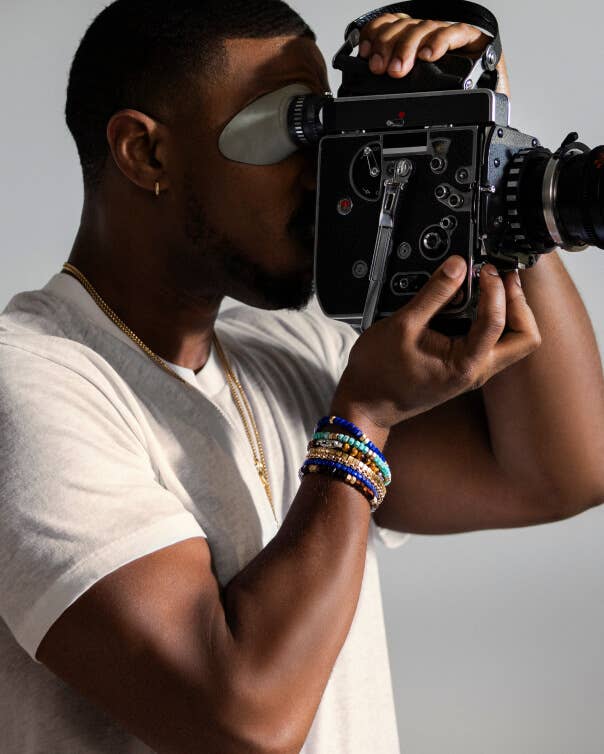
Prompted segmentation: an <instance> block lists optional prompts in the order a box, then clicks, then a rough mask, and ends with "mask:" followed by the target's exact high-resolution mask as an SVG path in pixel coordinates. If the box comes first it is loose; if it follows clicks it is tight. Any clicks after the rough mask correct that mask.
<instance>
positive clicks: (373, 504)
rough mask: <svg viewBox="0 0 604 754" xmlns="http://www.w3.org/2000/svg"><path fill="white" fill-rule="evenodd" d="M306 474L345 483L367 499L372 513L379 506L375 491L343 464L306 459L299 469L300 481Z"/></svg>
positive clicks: (319, 459)
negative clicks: (329, 477) (319, 475)
mask: <svg viewBox="0 0 604 754" xmlns="http://www.w3.org/2000/svg"><path fill="white" fill-rule="evenodd" d="M306 474H324V475H328V476H331V477H332V478H335V479H338V480H340V481H342V482H346V483H347V484H349V485H350V486H351V487H354V488H355V489H358V490H359V492H361V493H362V494H363V495H364V496H365V497H366V498H367V501H368V502H369V506H370V508H371V511H372V512H374V511H375V510H377V508H378V506H379V501H378V496H377V493H376V490H375V489H372V487H371V484H370V483H369V482H367V481H366V480H363V479H362V478H361V475H360V474H358V473H357V472H355V471H354V470H353V469H348V468H347V467H346V466H344V465H343V464H339V463H334V462H333V461H327V460H325V459H322V458H317V459H316V460H312V459H307V460H306V461H304V463H303V465H302V468H301V469H300V472H299V477H300V479H303V478H304V476H305V475H306Z"/></svg>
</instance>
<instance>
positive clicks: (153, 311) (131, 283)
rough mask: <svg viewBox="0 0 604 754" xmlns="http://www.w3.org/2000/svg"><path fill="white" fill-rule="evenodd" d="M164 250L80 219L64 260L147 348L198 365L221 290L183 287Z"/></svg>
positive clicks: (206, 355)
mask: <svg viewBox="0 0 604 754" xmlns="http://www.w3.org/2000/svg"><path fill="white" fill-rule="evenodd" d="M166 256H167V255H166V253H165V251H164V252H163V254H162V249H161V248H157V243H156V244H155V246H154V245H153V244H152V243H151V242H150V243H149V244H144V246H143V247H141V245H137V244H134V243H132V239H129V238H117V237H116V236H115V234H112V233H108V232H104V233H102V234H99V233H98V232H95V229H94V228H92V227H90V225H87V224H85V223H83V224H82V226H81V227H80V231H79V232H78V235H77V237H76V240H75V243H74V246H73V249H72V251H71V254H70V256H69V260H68V261H69V263H70V264H72V265H74V267H76V268H77V269H78V270H79V271H80V272H81V273H82V274H83V275H85V276H86V278H87V279H88V280H89V282H90V284H91V285H92V286H93V288H95V290H96V291H97V292H98V294H99V295H100V296H101V298H103V299H104V300H105V301H106V303H107V304H108V305H109V307H110V308H111V309H113V311H114V312H115V313H116V314H117V316H118V317H119V318H120V319H121V320H122V321H123V322H124V323H125V324H126V325H128V327H129V328H130V329H131V330H132V331H133V332H134V333H135V334H136V335H137V336H138V337H139V338H140V339H141V340H142V341H143V343H144V344H145V345H146V346H147V347H148V348H150V349H151V350H152V351H154V352H155V353H156V354H157V355H158V356H160V357H161V358H162V359H165V360H166V361H170V362H172V363H173V364H178V365H180V366H183V367H187V368H189V369H192V370H194V371H199V370H200V369H201V368H203V366H204V365H205V364H206V362H207V360H208V358H209V354H210V350H211V346H212V336H213V333H214V323H215V321H216V318H217V316H218V311H219V309H220V304H221V302H222V296H215V297H214V298H201V297H198V296H193V295H192V294H190V293H188V291H187V290H186V289H184V288H183V287H182V285H181V286H179V285H178V281H177V280H175V279H174V278H173V276H172V275H171V274H170V270H169V265H168V264H167V263H166Z"/></svg>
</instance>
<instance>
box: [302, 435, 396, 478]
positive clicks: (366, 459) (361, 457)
mask: <svg viewBox="0 0 604 754" xmlns="http://www.w3.org/2000/svg"><path fill="white" fill-rule="evenodd" d="M314 448H322V449H324V450H334V451H338V452H339V453H345V454H346V455H349V456H350V457H351V458H356V459H357V460H358V461H362V462H363V463H364V464H365V465H366V466H368V467H369V468H370V469H371V470H372V471H373V472H374V473H376V474H379V475H380V477H381V478H382V479H383V481H384V483H385V481H386V479H385V477H384V474H383V471H382V469H380V467H379V466H378V465H377V464H376V463H375V461H374V459H373V458H372V457H371V456H369V455H366V454H365V453H361V452H360V451H359V450H357V449H356V448H351V447H350V445H349V444H348V443H344V442H341V441H340V440H311V441H310V442H309V443H308V447H307V450H308V451H309V453H310V451H311V450H313V449H314Z"/></svg>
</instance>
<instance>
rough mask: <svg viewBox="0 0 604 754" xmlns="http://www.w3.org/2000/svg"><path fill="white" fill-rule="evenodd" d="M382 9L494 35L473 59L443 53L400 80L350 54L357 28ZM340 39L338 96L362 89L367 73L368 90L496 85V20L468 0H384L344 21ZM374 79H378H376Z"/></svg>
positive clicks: (498, 42) (498, 51)
mask: <svg viewBox="0 0 604 754" xmlns="http://www.w3.org/2000/svg"><path fill="white" fill-rule="evenodd" d="M386 13H406V14H407V15H409V16H411V17H412V18H422V19H431V20H433V21H448V22H453V23H467V24H472V25H473V26H478V27H479V28H480V29H484V31H486V32H488V33H489V34H491V35H492V36H493V39H492V40H491V41H490V42H489V44H488V45H487V47H486V49H485V50H484V51H483V53H482V55H481V56H480V57H479V58H478V59H477V60H476V61H473V60H471V59H470V58H468V57H465V56H463V55H455V54H452V53H447V54H446V55H445V56H444V57H443V58H442V59H441V60H440V61H436V62H435V63H429V62H427V61H423V60H417V61H416V64H415V66H414V68H413V70H412V71H411V72H410V73H409V74H408V75H407V76H406V77H405V78H403V79H392V78H391V77H388V76H385V75H382V76H375V75H374V74H372V73H370V72H369V67H368V64H367V61H366V60H364V59H363V58H358V57H353V56H352V55H351V53H352V52H353V50H354V48H355V47H356V46H357V45H358V43H359V38H360V33H361V29H362V28H363V27H364V26H365V25H366V24H368V23H369V22H370V21H373V20H374V19H376V18H378V17H379V16H383V15H384V14H386ZM345 40H346V41H345V42H344V45H343V46H342V48H341V49H340V50H339V51H338V52H337V53H336V55H335V57H334V59H333V66H334V68H337V69H338V70H341V71H342V73H343V77H342V87H341V89H340V92H339V96H343V97H347V96H355V95H358V94H362V93H366V91H367V76H368V75H369V76H372V77H373V79H374V80H373V81H372V90H373V93H375V94H377V93H391V92H395V91H396V92H398V93H403V92H407V93H408V92H415V91H439V90H440V91H444V90H450V89H474V88H476V87H478V86H480V87H486V88H489V89H493V90H495V88H496V86H497V80H498V74H497V71H496V70H495V69H496V66H497V63H499V60H500V59H501V50H502V47H501V36H500V34H499V24H498V23H497V19H496V18H495V16H494V15H493V14H492V13H491V11H489V10H487V9H486V8H484V7H483V6H482V5H478V4H477V3H473V2H468V0H407V2H402V3H394V4H392V5H384V6H382V7H381V8H376V9H375V10H372V11H368V12H367V13H364V14H363V15H362V16H359V17H358V18H357V19H355V20H354V21H352V22H351V23H350V24H348V26H347V28H346V32H345ZM377 80H380V83H379V84H378V83H377Z"/></svg>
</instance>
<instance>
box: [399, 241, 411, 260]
mask: <svg viewBox="0 0 604 754" xmlns="http://www.w3.org/2000/svg"><path fill="white" fill-rule="evenodd" d="M411 252H412V249H411V244H410V243H407V242H406V241H403V243H401V244H399V247H398V249H397V250H396V255H397V257H398V258H399V259H407V257H410V256H411Z"/></svg>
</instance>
